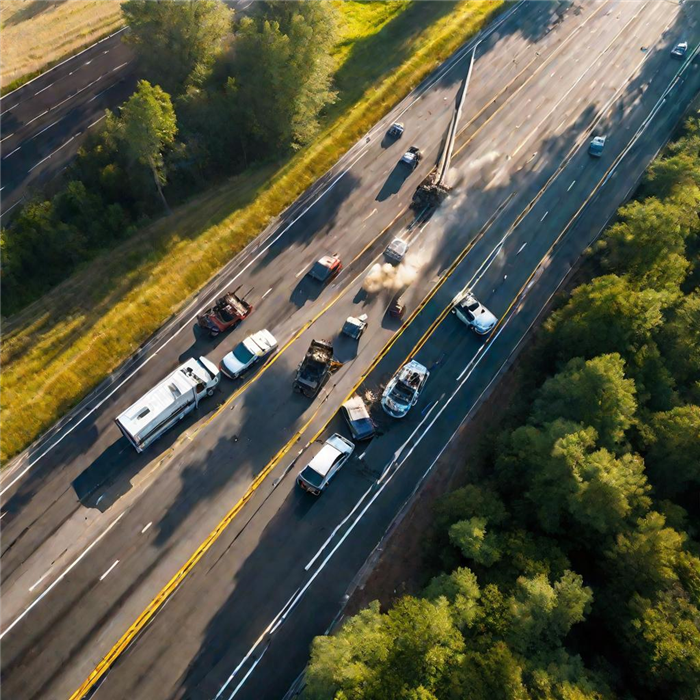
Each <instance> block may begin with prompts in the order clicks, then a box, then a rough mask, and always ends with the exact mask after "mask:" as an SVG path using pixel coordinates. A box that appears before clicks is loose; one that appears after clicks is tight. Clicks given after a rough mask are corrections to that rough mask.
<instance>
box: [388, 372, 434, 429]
mask: <svg viewBox="0 0 700 700" xmlns="http://www.w3.org/2000/svg"><path fill="white" fill-rule="evenodd" d="M429 376H430V372H428V369H427V368H426V367H424V366H423V365H422V364H421V363H420V362H418V361H416V360H411V361H410V362H407V363H406V364H405V365H404V366H403V367H402V368H401V369H400V370H399V371H398V372H397V373H396V374H395V375H394V376H393V377H392V378H391V381H390V382H389V383H388V384H387V385H386V389H384V393H383V394H382V408H383V409H384V412H385V413H387V414H389V415H390V416H391V417H392V418H403V417H404V416H405V415H406V414H407V413H408V412H409V410H410V409H411V407H412V406H415V405H416V403H417V402H418V397H419V396H420V394H421V392H422V391H423V388H424V387H425V385H426V383H427V381H428V377H429Z"/></svg>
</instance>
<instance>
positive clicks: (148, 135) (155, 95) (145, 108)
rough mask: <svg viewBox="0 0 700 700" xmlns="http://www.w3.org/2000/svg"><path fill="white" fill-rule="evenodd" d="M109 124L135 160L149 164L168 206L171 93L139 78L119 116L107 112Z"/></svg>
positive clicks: (172, 139)
mask: <svg viewBox="0 0 700 700" xmlns="http://www.w3.org/2000/svg"><path fill="white" fill-rule="evenodd" d="M107 123H108V127H109V128H111V129H114V132H115V134H116V135H117V138H118V139H119V140H120V141H121V143H123V145H124V147H125V148H126V150H127V152H128V153H129V155H130V157H131V158H132V160H134V161H136V162H138V163H141V164H143V165H145V166H147V167H148V168H149V170H150V171H151V174H152V175H153V181H154V182H155V185H156V189H157V190H158V194H159V195H160V198H161V200H162V202H163V206H164V207H165V209H166V210H169V207H168V202H167V201H166V199H165V195H164V194H163V185H164V184H165V182H166V173H165V163H164V158H163V156H164V152H165V150H166V149H167V148H169V147H171V146H172V145H173V143H174V142H175V136H176V135H177V121H176V118H175V110H174V109H173V105H172V102H171V100H170V96H169V95H168V94H167V93H165V92H163V90H162V89H161V88H160V87H158V86H157V85H151V84H150V83H149V82H148V81H147V80H140V81H139V83H138V86H137V88H136V92H134V94H133V95H132V96H131V97H130V98H129V99H128V100H127V101H126V102H125V103H124V106H123V107H122V109H121V114H120V115H119V117H118V118H117V117H115V116H114V115H112V114H111V113H108V114H107Z"/></svg>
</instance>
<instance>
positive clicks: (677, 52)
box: [671, 41, 688, 59]
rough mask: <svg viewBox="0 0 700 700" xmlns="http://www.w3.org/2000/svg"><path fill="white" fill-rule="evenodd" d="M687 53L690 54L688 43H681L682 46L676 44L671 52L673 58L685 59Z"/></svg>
mask: <svg viewBox="0 0 700 700" xmlns="http://www.w3.org/2000/svg"><path fill="white" fill-rule="evenodd" d="M686 53H688V42H687V41H681V42H680V44H676V45H675V46H674V47H673V49H672V51H671V58H679V59H683V58H685V55H686Z"/></svg>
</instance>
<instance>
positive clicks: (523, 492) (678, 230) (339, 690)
mask: <svg viewBox="0 0 700 700" xmlns="http://www.w3.org/2000/svg"><path fill="white" fill-rule="evenodd" d="M639 195H640V196H639V198H638V199H637V200H636V201H633V202H631V203H630V204H628V205H626V206H624V207H622V208H621V209H620V211H619V216H618V219H617V221H616V223H614V225H612V226H611V227H610V228H609V230H608V231H607V232H606V235H605V237H604V238H603V240H602V242H601V243H600V244H599V246H598V249H597V251H596V252H595V254H594V256H593V258H592V260H591V261H590V262H589V265H590V266H591V267H593V268H594V269H595V270H596V271H598V272H600V274H597V275H596V276H595V277H593V278H592V279H591V280H590V281H589V282H587V283H585V284H582V285H581V286H579V287H577V288H576V289H575V290H574V291H573V292H572V293H571V294H570V296H569V297H568V299H567V300H566V301H565V303H563V304H562V305H560V307H559V308H557V309H556V310H555V311H554V312H553V313H552V314H551V315H550V316H549V317H548V319H547V320H546V322H545V324H544V328H543V330H542V333H541V334H540V337H539V338H538V340H537V341H536V343H535V346H534V347H533V348H532V350H531V351H530V352H529V353H528V357H527V359H526V360H525V363H524V366H523V368H522V369H521V374H522V381H521V382H520V388H521V394H520V396H519V402H518V405H519V406H520V408H512V409H511V411H510V414H509V416H508V417H507V420H506V423H505V424H506V425H508V426H509V428H508V429H506V430H503V431H501V432H500V434H499V435H498V436H496V438H495V439H489V440H488V441H487V442H486V444H485V447H484V452H485V455H484V457H483V465H482V469H481V472H482V475H481V476H480V477H479V478H475V479H472V482H471V483H468V484H467V485H466V486H464V487H462V488H459V489H457V490H455V491H453V492H451V493H449V494H447V495H446V496H445V497H443V498H442V499H441V500H439V502H438V503H437V505H436V506H435V509H434V518H433V527H432V532H431V534H430V535H429V536H427V538H426V564H425V566H426V569H427V570H429V571H432V573H433V577H432V579H431V580H430V583H429V584H428V585H427V586H426V587H425V589H424V590H423V592H422V594H421V595H418V596H404V597H402V598H400V599H399V600H397V601H395V602H394V603H393V605H391V607H390V608H389V609H388V610H386V611H382V610H381V609H380V606H379V603H376V602H375V603H373V604H371V605H370V606H369V607H368V608H366V609H364V610H363V611H361V612H360V613H359V614H357V615H356V616H354V617H352V618H350V619H349V620H347V621H346V622H345V623H344V624H343V626H342V627H341V628H340V630H339V631H338V632H337V633H336V634H334V635H331V636H323V637H317V638H316V639H315V641H314V643H313V645H312V649H311V659H310V663H309V667H308V669H307V686H306V690H305V697H306V698H307V699H308V700H330V699H331V698H333V699H335V700H360V699H362V700H375V699H376V700H394V699H396V700H399V699H401V700H452V699H455V700H456V699H458V698H459V699H460V700H461V699H463V698H469V699H470V700H531V699H532V700H535V699H537V700H539V699H550V698H551V699H557V700H607V699H611V700H612V699H613V698H632V697H635V698H649V699H650V700H651V698H665V699H666V700H692V699H697V698H699V697H700V694H699V693H700V546H699V545H698V542H697V540H696V539H694V538H695V537H697V531H698V530H697V528H698V515H699V506H700V499H699V496H700V265H698V261H699V257H700V256H699V255H698V253H699V250H700V236H699V231H700V222H699V219H698V217H699V211H700V120H699V119H698V118H693V119H691V120H690V122H689V123H688V124H687V128H686V129H685V132H684V135H683V136H682V137H681V138H680V139H679V140H677V141H676V142H675V143H674V144H672V145H671V146H670V147H669V149H668V151H667V153H666V154H665V155H664V157H662V158H660V159H658V160H657V161H656V162H655V163H653V164H652V165H651V166H650V168H649V170H648V174H647V176H646V178H645V180H644V182H643V185H642V187H641V189H640V193H639ZM470 473H471V472H470Z"/></svg>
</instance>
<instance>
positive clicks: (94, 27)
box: [0, 0, 123, 87]
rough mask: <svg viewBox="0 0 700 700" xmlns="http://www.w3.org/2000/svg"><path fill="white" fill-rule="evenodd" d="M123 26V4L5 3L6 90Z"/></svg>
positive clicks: (0, 22) (81, 0)
mask: <svg viewBox="0 0 700 700" xmlns="http://www.w3.org/2000/svg"><path fill="white" fill-rule="evenodd" d="M122 23H123V22H122V13H121V3H120V0H2V2H1V3H0V28H1V29H2V78H1V80H2V82H1V85H2V87H6V86H7V85H9V84H10V83H13V82H15V81H16V80H18V79H19V78H22V77H23V76H27V75H32V74H34V73H37V72H39V71H41V70H43V69H44V68H46V67H47V66H49V65H50V64H52V63H55V62H56V61H58V60H60V59H62V58H64V57H65V56H69V55H71V54H73V53H77V52H78V51H79V50H80V49H82V48H84V47H85V46H89V45H90V44H92V43H93V42H95V41H97V40H98V39H100V38H101V37H103V36H105V35H106V34H109V33H110V32H112V31H114V30H115V29H117V28H118V27H119V26H120V25H121V24H122Z"/></svg>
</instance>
